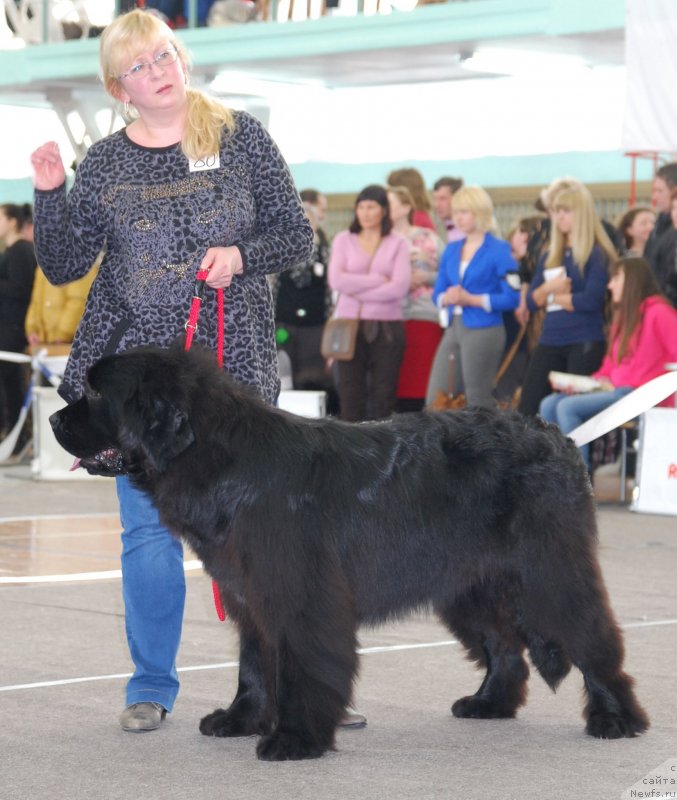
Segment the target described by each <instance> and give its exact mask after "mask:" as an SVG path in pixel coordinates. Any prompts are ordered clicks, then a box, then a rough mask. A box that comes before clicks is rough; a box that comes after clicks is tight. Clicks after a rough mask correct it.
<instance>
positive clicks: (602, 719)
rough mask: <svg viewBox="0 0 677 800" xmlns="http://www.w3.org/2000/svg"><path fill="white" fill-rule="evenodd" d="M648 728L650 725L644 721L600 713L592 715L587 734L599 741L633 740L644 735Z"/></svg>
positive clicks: (605, 712)
mask: <svg viewBox="0 0 677 800" xmlns="http://www.w3.org/2000/svg"><path fill="white" fill-rule="evenodd" d="M648 727H649V726H648V723H647V722H646V721H645V720H642V719H635V718H634V717H631V718H627V717H625V716H622V715H621V714H614V713H613V712H611V711H598V712H595V713H593V714H591V715H590V718H589V719H588V723H587V725H586V726H585V732H586V733H587V734H589V735H590V736H594V737H595V738H597V739H632V738H633V737H634V736H637V735H639V734H640V733H644V731H645V730H646V729H647V728H648Z"/></svg>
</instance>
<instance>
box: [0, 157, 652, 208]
mask: <svg viewBox="0 0 677 800" xmlns="http://www.w3.org/2000/svg"><path fill="white" fill-rule="evenodd" d="M402 166H411V167H416V168H417V169H418V170H420V171H421V173H422V174H423V176H424V177H425V180H426V183H427V185H428V186H432V184H433V183H434V182H435V180H436V179H437V178H439V177H440V176H441V175H454V176H460V177H462V178H463V179H464V180H465V182H466V183H470V184H478V185H480V186H488V187H491V186H496V187H499V186H501V187H502V186H507V187H510V186H545V185H547V184H548V183H550V181H551V180H552V179H553V178H554V177H557V176H562V175H572V176H574V177H576V178H578V179H579V180H582V181H584V182H585V183H627V184H628V185H629V183H630V177H631V162H630V159H629V158H628V157H627V156H624V155H623V154H622V153H618V152H594V153H549V154H545V155H537V156H520V157H510V158H507V157H506V158H503V157H501V158H499V157H493V158H492V157H489V158H477V159H468V160H465V161H453V160H451V161H410V162H408V163H407V164H406V165H404V164H402V163H379V164H332V163H320V162H313V163H307V164H292V165H291V171H292V174H293V176H294V180H295V182H296V185H297V186H298V187H299V188H300V189H301V188H305V187H308V186H314V187H317V188H318V189H321V190H322V191H323V192H326V193H327V194H344V193H351V192H358V191H359V190H360V189H361V188H362V187H363V186H366V185H367V184H369V183H384V182H385V179H386V176H387V175H388V173H389V172H390V171H391V170H393V169H397V168H398V167H402ZM652 172H653V169H652V163H651V162H650V161H649V160H648V159H639V160H638V162H637V180H639V181H643V180H650V179H651V177H652ZM32 196H33V188H32V185H31V182H30V180H29V179H28V178H26V179H24V180H12V181H6V180H5V181H3V180H0V202H1V203H18V202H22V203H23V202H30V201H31V199H32Z"/></svg>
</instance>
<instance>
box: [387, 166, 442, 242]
mask: <svg viewBox="0 0 677 800" xmlns="http://www.w3.org/2000/svg"><path fill="white" fill-rule="evenodd" d="M387 183H388V186H406V187H407V189H409V191H410V192H411V196H412V197H413V199H414V217H413V219H412V224H413V225H416V226H417V227H419V228H430V230H431V231H434V230H435V223H434V222H433V219H432V217H431V216H430V210H431V204H430V198H429V197H428V192H427V191H426V188H425V182H424V180H423V176H422V175H421V173H420V172H419V171H418V170H417V169H414V168H413V167H403V168H402V169H396V170H393V171H392V172H391V173H390V175H388V180H387Z"/></svg>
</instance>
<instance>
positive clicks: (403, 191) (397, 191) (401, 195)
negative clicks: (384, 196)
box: [386, 186, 414, 224]
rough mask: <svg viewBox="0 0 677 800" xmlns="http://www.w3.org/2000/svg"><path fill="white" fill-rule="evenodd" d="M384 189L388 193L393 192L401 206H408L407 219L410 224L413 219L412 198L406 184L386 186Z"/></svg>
mask: <svg viewBox="0 0 677 800" xmlns="http://www.w3.org/2000/svg"><path fill="white" fill-rule="evenodd" d="M386 191H387V192H388V194H394V195H395V197H397V199H398V200H399V201H400V203H402V205H403V206H409V213H408V214H407V220H408V221H409V223H410V224H411V222H412V220H413V219H414V198H413V197H412V195H411V192H410V191H409V189H407V187H406V186H388V187H387V189H386Z"/></svg>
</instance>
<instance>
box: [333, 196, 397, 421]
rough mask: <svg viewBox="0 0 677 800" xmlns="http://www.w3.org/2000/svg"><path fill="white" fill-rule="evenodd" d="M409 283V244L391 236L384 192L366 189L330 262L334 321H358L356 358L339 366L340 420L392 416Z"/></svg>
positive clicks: (394, 234)
mask: <svg viewBox="0 0 677 800" xmlns="http://www.w3.org/2000/svg"><path fill="white" fill-rule="evenodd" d="M410 283H411V267H410V266H409V244H408V242H407V240H406V239H405V238H404V237H402V236H400V235H399V234H397V233H394V232H393V231H392V221H391V219H390V212H389V209H388V196H387V194H386V191H385V189H384V188H383V187H382V186H367V187H366V188H365V189H363V190H362V191H361V192H360V193H359V195H358V196H357V199H356V201H355V217H354V219H353V221H352V223H351V225H350V228H349V229H348V230H347V231H342V232H341V233H339V234H337V235H336V237H335V238H334V242H333V244H332V251H331V258H330V260H329V285H330V287H331V288H332V289H333V290H334V291H335V292H338V301H337V304H336V312H335V313H336V316H337V317H339V318H343V319H359V320H360V328H359V332H358V335H357V344H356V346H355V357H354V358H353V360H352V361H340V362H338V384H339V385H338V390H339V398H340V402H341V418H342V419H345V420H348V421H350V422H360V421H361V420H365V419H384V418H385V417H388V416H390V414H392V412H393V409H394V407H395V401H396V390H397V377H398V374H399V369H400V364H401V363H402V356H403V355H404V341H405V340H404V324H403V322H402V299H403V298H404V297H405V296H406V294H407V292H408V291H409V286H410Z"/></svg>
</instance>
